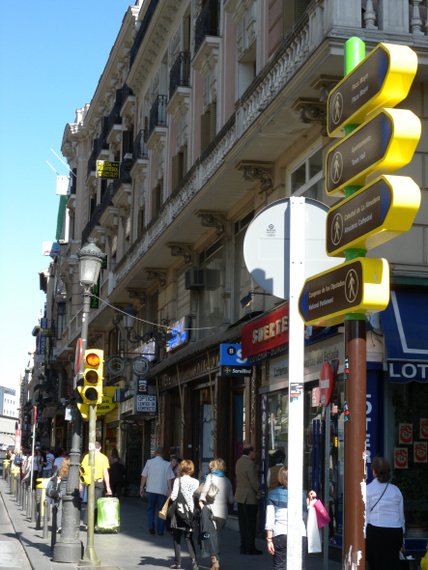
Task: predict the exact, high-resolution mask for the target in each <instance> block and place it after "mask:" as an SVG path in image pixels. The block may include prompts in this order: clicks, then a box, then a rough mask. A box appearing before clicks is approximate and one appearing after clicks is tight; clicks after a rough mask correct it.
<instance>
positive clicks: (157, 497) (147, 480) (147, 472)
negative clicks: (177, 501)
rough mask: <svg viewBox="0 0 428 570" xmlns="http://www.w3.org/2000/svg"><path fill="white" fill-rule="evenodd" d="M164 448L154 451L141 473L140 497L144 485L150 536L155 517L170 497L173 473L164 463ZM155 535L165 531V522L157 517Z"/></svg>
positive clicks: (153, 530)
mask: <svg viewBox="0 0 428 570" xmlns="http://www.w3.org/2000/svg"><path fill="white" fill-rule="evenodd" d="M163 456H164V448H163V447H161V446H159V447H158V448H157V449H156V453H155V456H154V457H153V459H149V460H148V461H147V462H146V464H145V466H144V469H143V471H142V473H141V485H140V496H141V497H143V496H144V485H145V486H146V492H147V501H148V507H147V519H148V523H149V532H150V534H155V515H156V513H158V512H159V511H160V510H162V507H163V506H164V504H165V501H166V500H167V498H168V497H169V496H170V495H171V491H172V482H173V480H174V473H173V471H172V469H171V464H170V462H169V461H165V460H164V458H163ZM156 528H157V533H158V534H159V535H162V534H163V533H164V530H165V521H164V520H163V519H161V518H160V517H159V516H158V520H157V525H156Z"/></svg>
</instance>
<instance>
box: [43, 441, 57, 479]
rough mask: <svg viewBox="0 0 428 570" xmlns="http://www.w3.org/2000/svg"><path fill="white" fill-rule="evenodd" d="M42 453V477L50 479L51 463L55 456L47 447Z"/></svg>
mask: <svg viewBox="0 0 428 570" xmlns="http://www.w3.org/2000/svg"><path fill="white" fill-rule="evenodd" d="M44 451H45V463H46V465H44V466H43V472H42V477H43V478H48V479H50V478H51V477H52V473H53V462H54V460H55V456H54V454H53V453H52V451H51V450H50V449H49V448H48V447H46V448H44Z"/></svg>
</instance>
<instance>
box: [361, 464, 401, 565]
mask: <svg viewBox="0 0 428 570" xmlns="http://www.w3.org/2000/svg"><path fill="white" fill-rule="evenodd" d="M371 467H372V471H373V477H374V479H373V481H372V482H371V483H369V484H368V485H367V488H366V525H367V526H366V558H367V562H368V564H369V568H370V570H384V569H385V570H395V569H397V570H398V569H399V568H400V561H399V555H400V550H401V549H402V548H403V536H404V532H405V521H404V506H403V495H402V494H401V491H400V489H399V488H398V487H396V486H395V485H392V484H391V483H388V480H389V478H390V470H391V468H390V466H389V463H388V461H387V460H386V459H384V458H383V457H375V458H374V459H373V462H372V466H371Z"/></svg>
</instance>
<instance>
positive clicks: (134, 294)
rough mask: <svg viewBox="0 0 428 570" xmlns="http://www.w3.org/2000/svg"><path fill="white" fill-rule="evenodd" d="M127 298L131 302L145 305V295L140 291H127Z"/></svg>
mask: <svg viewBox="0 0 428 570" xmlns="http://www.w3.org/2000/svg"><path fill="white" fill-rule="evenodd" d="M127 292H128V295H129V298H130V299H132V300H133V301H135V300H137V301H138V302H139V303H140V305H145V303H146V293H145V291H143V290H142V289H127Z"/></svg>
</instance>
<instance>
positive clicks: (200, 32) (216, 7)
mask: <svg viewBox="0 0 428 570" xmlns="http://www.w3.org/2000/svg"><path fill="white" fill-rule="evenodd" d="M219 14H220V2H219V0H208V2H207V3H206V4H205V6H204V7H203V8H202V10H201V13H200V14H199V16H198V19H197V20H196V25H195V53H197V51H198V49H199V48H200V47H201V44H202V42H203V41H204V38H205V37H206V36H218V35H219V22H220V18H219Z"/></svg>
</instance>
